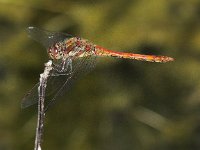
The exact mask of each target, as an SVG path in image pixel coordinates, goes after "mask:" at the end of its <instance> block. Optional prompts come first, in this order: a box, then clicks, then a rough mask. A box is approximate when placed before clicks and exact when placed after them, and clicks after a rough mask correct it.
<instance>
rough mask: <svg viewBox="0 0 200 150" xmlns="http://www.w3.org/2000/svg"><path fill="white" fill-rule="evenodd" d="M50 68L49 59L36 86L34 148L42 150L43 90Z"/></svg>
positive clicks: (44, 89)
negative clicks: (36, 102) (36, 115)
mask: <svg viewBox="0 0 200 150" xmlns="http://www.w3.org/2000/svg"><path fill="white" fill-rule="evenodd" d="M52 69H53V67H52V61H51V60H49V61H48V62H47V63H46V64H45V68H44V72H43V73H42V74H40V85H39V86H38V97H39V99H38V118H37V128H36V135H35V147H34V150H42V148H41V143H42V134H43V129H44V119H45V111H44V101H45V91H46V86H47V79H48V77H49V74H50V71H51V70H52Z"/></svg>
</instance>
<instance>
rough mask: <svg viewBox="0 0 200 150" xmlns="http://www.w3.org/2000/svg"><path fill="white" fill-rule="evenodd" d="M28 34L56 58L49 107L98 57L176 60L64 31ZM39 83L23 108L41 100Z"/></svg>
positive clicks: (163, 61) (30, 28) (23, 104)
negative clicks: (98, 42) (104, 44)
mask: <svg viewBox="0 0 200 150" xmlns="http://www.w3.org/2000/svg"><path fill="white" fill-rule="evenodd" d="M27 32H28V35H29V36H30V37H31V38H32V39H34V40H35V41H37V42H39V43H40V44H42V45H43V46H44V47H45V48H46V49H47V53H48V55H49V57H50V59H52V61H53V70H52V72H51V74H50V78H49V79H48V85H47V98H48V99H49V101H48V103H47V105H46V110H47V108H48V107H49V106H50V105H52V104H53V103H54V102H55V100H56V99H57V98H58V96H60V95H62V93H63V92H64V91H66V90H69V89H70V88H71V86H72V84H73V81H75V80H76V79H77V78H79V77H80V76H81V75H83V74H85V73H88V72H89V71H91V70H92V69H93V68H94V66H95V63H96V57H102V56H103V57H116V58H125V59H133V60H139V61H148V62H159V63H166V62H170V61H173V60H174V59H173V58H172V57H168V56H157V55H143V54H135V53H126V52H117V51H113V50H109V49H106V48H104V47H101V46H99V45H96V44H93V43H92V42H90V41H89V40H87V39H84V38H80V37H75V36H72V35H70V34H66V33H62V32H52V31H47V30H43V29H40V28H37V27H28V28H27ZM38 86H39V83H37V84H36V85H35V86H34V87H33V88H32V89H31V90H30V91H29V92H28V93H27V94H26V95H25V96H24V98H23V100H22V103H21V107H22V108H26V107H29V106H31V105H33V104H35V103H37V102H38V90H37V89H38Z"/></svg>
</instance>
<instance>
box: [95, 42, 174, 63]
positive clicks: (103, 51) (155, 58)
mask: <svg viewBox="0 0 200 150" xmlns="http://www.w3.org/2000/svg"><path fill="white" fill-rule="evenodd" d="M96 55H98V56H110V57H118V58H126V59H135V60H141V61H149V62H163V63H164V62H169V61H173V60H174V59H173V58H171V57H168V56H156V55H143V54H134V53H124V52H115V51H112V50H108V49H105V48H103V47H101V46H96Z"/></svg>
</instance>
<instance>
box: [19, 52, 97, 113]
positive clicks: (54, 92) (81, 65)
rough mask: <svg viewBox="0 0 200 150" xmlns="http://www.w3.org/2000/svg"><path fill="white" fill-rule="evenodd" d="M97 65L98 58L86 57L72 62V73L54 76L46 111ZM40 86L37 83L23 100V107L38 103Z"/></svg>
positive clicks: (49, 81)
mask: <svg viewBox="0 0 200 150" xmlns="http://www.w3.org/2000/svg"><path fill="white" fill-rule="evenodd" d="M95 64H96V56H86V57H82V58H76V59H74V60H73V62H72V68H73V70H72V71H69V70H68V71H67V72H65V75H64V74H62V73H60V74H57V75H55V74H54V73H52V75H51V76H50V77H49V79H48V81H47V89H46V97H45V102H46V103H45V106H46V108H45V110H47V109H48V108H49V106H51V105H52V104H54V103H55V102H56V100H57V99H58V97H59V96H61V95H63V94H64V93H66V92H67V91H68V90H69V89H70V88H71V87H72V84H73V82H74V81H75V80H76V79H79V78H80V77H81V76H83V75H85V74H87V73H88V72H90V71H91V70H92V69H93V68H94V67H95ZM38 86H39V83H37V84H36V85H35V86H34V87H33V88H32V89H31V90H30V91H29V92H28V93H27V94H26V95H25V97H24V98H23V100H22V103H21V107H22V108H26V107H29V106H31V105H33V104H36V103H37V102H38Z"/></svg>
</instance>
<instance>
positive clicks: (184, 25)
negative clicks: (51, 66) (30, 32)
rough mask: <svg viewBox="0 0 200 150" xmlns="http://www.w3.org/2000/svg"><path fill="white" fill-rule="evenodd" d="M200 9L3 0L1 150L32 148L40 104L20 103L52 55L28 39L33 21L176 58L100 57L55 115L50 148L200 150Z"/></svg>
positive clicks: (194, 0)
mask: <svg viewBox="0 0 200 150" xmlns="http://www.w3.org/2000/svg"><path fill="white" fill-rule="evenodd" d="M199 6H200V1H199V0H190V1H182V0H173V1H172V0H168V1H165V0H152V1H149V0H140V1H137V0H132V1H130V0H110V1H100V0H96V1H95V0H82V1H81V0H79V1H73V0H67V1H64V0H62V1H56V0H44V1H42V2H41V1H35V0H29V1H25V0H20V1H14V0H7V1H6V0H1V1H0V48H1V54H0V97H1V98H0V149H5V150H18V149H19V150H23V149H24V150H25V149H32V148H33V145H34V136H35V127H36V106H33V107H30V108H29V109H25V110H21V109H20V103H21V99H22V98H23V95H24V94H25V93H26V92H27V90H28V89H30V88H31V87H32V86H33V85H34V83H36V82H38V79H39V74H40V73H41V72H42V71H43V64H44V63H45V62H46V61H47V60H48V57H47V53H46V50H45V49H44V48H43V47H42V46H41V45H40V44H38V43H36V42H35V41H33V40H31V39H29V38H28V37H27V35H26V32H25V28H26V27H28V26H37V27H40V28H44V29H47V30H52V31H62V32H66V33H69V34H72V35H75V36H80V37H84V38H86V39H89V40H91V41H93V42H94V43H96V44H98V45H101V46H104V47H107V48H109V49H114V50H117V51H127V52H134V53H146V54H157V55H167V56H172V57H174V58H175V59H176V61H175V62H172V63H166V64H159V63H147V62H138V61H132V60H122V59H115V58H114V59H113V58H99V59H98V65H97V66H96V68H95V69H94V70H93V71H92V72H91V73H90V74H88V75H87V76H85V77H83V79H81V80H79V81H77V82H76V84H75V85H74V86H73V88H72V90H71V91H69V92H68V93H66V97H62V98H60V100H58V103H57V104H56V105H55V106H53V107H52V108H51V109H50V110H49V111H48V112H47V114H46V116H47V117H46V123H45V132H44V142H43V146H44V149H48V150H55V149H69V150H98V149H101V150H110V149H115V150H133V149H134V150H154V149H160V150H161V149H162V150H167V149H170V150H177V149H181V150H190V149H193V150H195V149H199V147H200V144H199V143H200V140H199V139H200V136H199V135H200V123H199V115H200V109H199V106H200V90H199V87H200V86H199V83H200V67H199V66H200V61H199V58H200V57H199V56H200V19H199V18H200V13H199Z"/></svg>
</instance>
